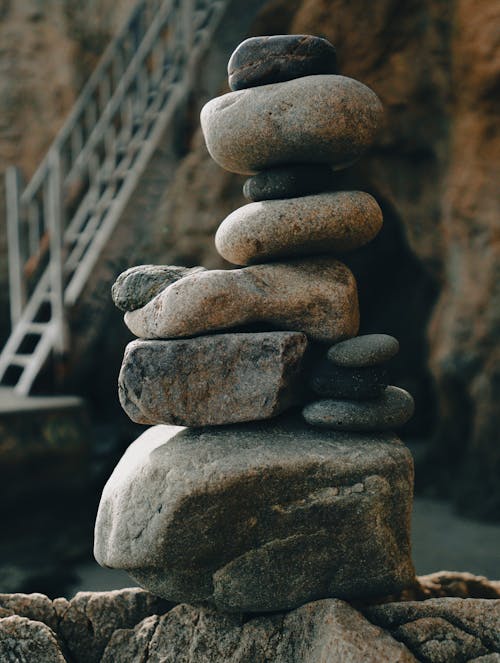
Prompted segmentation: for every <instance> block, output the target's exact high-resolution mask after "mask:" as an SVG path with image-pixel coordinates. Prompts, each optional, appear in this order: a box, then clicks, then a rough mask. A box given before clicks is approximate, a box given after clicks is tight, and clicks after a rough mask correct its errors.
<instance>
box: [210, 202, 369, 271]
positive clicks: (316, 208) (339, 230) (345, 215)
mask: <svg viewBox="0 0 500 663" xmlns="http://www.w3.org/2000/svg"><path fill="white" fill-rule="evenodd" d="M381 227H382V212H381V210H380V207H379V206H378V204H377V202H376V201H375V199H374V198H372V197H371V196H370V195H369V194H367V193H363V192H361V191H342V192H338V193H322V194H318V195H315V196H304V197H301V198H289V199H287V200H269V201H262V202H256V203H250V204H249V205H245V206H244V207H240V208H239V209H237V210H235V211H234V212H232V214H230V215H229V216H228V217H227V218H226V219H224V221H223V222H222V223H221V225H220V226H219V229H218V230H217V234H216V235H215V245H216V247H217V250H218V252H219V253H220V254H221V256H222V257H223V258H225V259H226V260H228V261H229V262H232V263H234V264H236V265H249V264H251V263H259V262H266V261H268V260H271V259H273V258H283V257H293V256H301V255H303V256H307V255H313V254H325V253H332V252H340V251H349V250H351V249H356V248H358V247H360V246H362V245H363V244H366V243H368V242H369V241H371V240H372V239H373V238H374V237H375V236H376V234H377V233H378V232H379V230H380V228H381Z"/></svg>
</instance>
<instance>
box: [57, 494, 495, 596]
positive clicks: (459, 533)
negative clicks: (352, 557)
mask: <svg viewBox="0 0 500 663" xmlns="http://www.w3.org/2000/svg"><path fill="white" fill-rule="evenodd" d="M412 540H413V560H414V562H415V567H416V569H417V574H418V575H425V574H427V573H433V572H434V571H443V570H446V571H469V572H470V573H474V574H477V575H484V576H486V577H488V578H490V579H491V580H496V579H499V578H500V525H488V524H485V523H477V522H475V521H472V520H466V519H465V518H461V517H460V516H457V515H456V514H454V513H453V512H452V508H451V506H450V505H448V504H446V503H444V502H437V501H435V500H431V499H426V498H416V499H415V502H414V510H413V533H412ZM77 572H78V574H79V577H80V580H79V582H78V584H77V585H75V586H74V587H72V588H71V590H70V591H69V592H68V597H71V596H73V595H74V594H75V593H76V592H77V591H84V590H86V591H103V590H109V589H121V588H123V587H133V586H134V585H135V584H136V583H135V582H134V581H133V580H132V579H131V578H129V576H128V575H127V574H126V573H124V572H123V571H113V570H111V569H103V568H101V567H100V566H98V565H97V563H94V564H92V563H87V564H85V565H82V566H81V567H79V568H78V569H77Z"/></svg>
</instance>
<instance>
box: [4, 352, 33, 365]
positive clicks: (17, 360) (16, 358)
mask: <svg viewBox="0 0 500 663" xmlns="http://www.w3.org/2000/svg"><path fill="white" fill-rule="evenodd" d="M32 357H33V355H19V354H16V355H12V357H11V360H10V362H9V363H10V364H11V365H13V366H28V364H29V363H30V361H31V359H32Z"/></svg>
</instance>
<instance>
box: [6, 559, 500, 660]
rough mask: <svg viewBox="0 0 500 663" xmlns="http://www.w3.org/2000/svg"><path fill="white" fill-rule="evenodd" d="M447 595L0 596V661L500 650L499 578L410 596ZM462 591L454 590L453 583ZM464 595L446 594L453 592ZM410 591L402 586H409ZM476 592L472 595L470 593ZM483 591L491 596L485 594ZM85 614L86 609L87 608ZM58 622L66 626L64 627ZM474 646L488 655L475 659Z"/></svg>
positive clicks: (450, 656)
mask: <svg viewBox="0 0 500 663" xmlns="http://www.w3.org/2000/svg"><path fill="white" fill-rule="evenodd" d="M429 587H432V588H433V590H432V591H433V593H432V594H431V595H432V596H435V595H441V596H443V598H439V599H432V600H419V601H415V600H410V601H408V602H405V601H407V599H406V598H405V597H404V596H397V597H396V596H395V597H393V598H392V599H391V600H390V601H389V602H387V601H386V602H384V603H382V604H378V605H372V606H370V605H367V604H365V605H363V606H358V607H357V608H355V607H353V606H351V605H350V604H349V603H346V602H344V601H341V600H332V599H326V600H320V601H315V602H312V603H307V604H306V605H304V606H302V607H300V608H298V609H296V610H293V611H292V612H288V613H275V614H272V615H268V616H266V615H260V616H255V617H251V618H249V617H248V616H247V617H242V616H241V615H231V614H224V613H220V612H218V611H216V610H214V609H212V608H207V607H200V606H191V605H186V604H184V605H178V606H176V607H172V606H169V604H167V603H166V602H162V601H161V600H160V599H156V598H155V597H153V596H151V595H150V594H148V593H147V592H144V591H142V590H138V589H125V590H120V591H115V592H84V593H81V594H78V595H77V596H76V597H75V598H73V599H71V601H67V600H66V599H55V600H53V601H51V600H50V599H48V598H47V597H46V596H43V595H41V594H29V595H26V594H10V595H8V594H1V595H0V653H1V660H2V662H3V661H5V662H6V663H20V662H22V663H101V662H102V663H116V662H117V661H119V662H120V663H160V661H162V662H163V663H165V662H166V663H226V662H227V663H238V662H241V663H249V662H250V661H251V663H323V661H339V662H340V661H341V662H342V663H344V662H347V663H366V662H368V663H380V662H381V661H384V662H385V661H391V662H392V661H396V662H401V663H410V662H411V663H415V662H416V661H418V662H421V663H443V662H445V663H455V661H474V662H476V661H477V663H493V662H496V661H498V658H499V657H500V646H499V644H498V633H499V632H500V615H499V605H500V600H499V599H500V589H499V587H498V583H492V582H489V581H488V580H486V579H485V578H477V577H475V576H471V575H470V574H466V573H465V574H451V573H446V572H442V573H439V574H434V575H433V576H427V577H424V578H419V579H418V582H416V583H415V586H414V590H412V591H413V592H414V593H415V594H420V595H421V597H422V598H425V597H426V596H429ZM458 588H460V589H458ZM457 589H458V592H459V593H460V594H461V595H462V598H444V597H453V596H456V591H457ZM406 593H408V592H406ZM473 596H475V597H476V598H472V597H473ZM486 598H488V600H486ZM87 611H88V613H87ZM63 624H64V628H62V626H63ZM477 652H485V653H481V654H479V656H477Z"/></svg>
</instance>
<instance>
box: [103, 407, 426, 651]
mask: <svg viewBox="0 0 500 663" xmlns="http://www.w3.org/2000/svg"><path fill="white" fill-rule="evenodd" d="M412 484H413V464H412V458H411V454H410V452H409V451H408V449H406V448H405V447H404V445H403V444H401V442H400V441H399V440H398V438H397V437H396V436H395V435H393V434H385V435H381V434H375V435H356V434H353V433H350V434H345V433H335V432H332V431H322V430H319V429H314V428H310V427H308V426H307V425H306V424H304V423H303V422H302V423H300V422H296V421H294V420H290V418H289V417H287V418H285V417H280V419H278V420H272V421H269V422H259V423H256V422H254V423H250V424H238V425H234V424H233V425H229V426H220V427H215V428H180V427H173V426H155V427H153V428H150V429H149V430H148V431H146V432H145V433H144V434H143V435H142V436H141V437H140V438H139V439H138V440H136V441H135V442H134V443H133V444H132V445H131V446H130V447H129V448H128V449H127V451H126V452H125V455H124V457H123V458H122V460H121V461H120V462H119V464H118V465H117V467H116V469H115V470H114V472H113V474H112V476H111V478H110V479H109V481H108V483H107V484H106V486H105V488H104V491H103V494H102V498H101V503H100V506H99V512H98V514H97V521H96V528H95V544H94V554H95V557H96V559H97V561H98V562H99V564H101V565H103V566H107V567H111V568H119V569H124V570H126V571H128V573H130V575H131V576H132V577H133V578H134V579H135V580H136V581H137V582H138V583H139V585H141V586H142V587H144V588H146V589H148V590H149V591H151V593H153V594H154V595H156V596H161V597H163V598H167V599H169V600H172V601H176V602H184V601H185V602H187V603H200V602H201V603H210V604H213V605H215V606H216V607H217V608H219V609H220V610H222V611H226V612H265V611H276V610H289V609H292V608H295V607H297V606H301V605H303V604H304V603H306V602H307V601H311V600H314V599H318V598H323V597H339V598H344V599H347V600H349V599H356V598H363V597H370V596H371V597H374V596H384V595H386V594H391V593H394V592H396V591H398V590H400V589H402V588H403V587H405V586H408V585H410V584H412V583H413V582H414V570H413V565H412V562H411V556H410V537H409V525H410V514H411V504H412ZM200 660H201V659H200ZM205 660H208V659H205ZM211 660H212V659H211ZM214 660H215V659H214ZM245 660H248V661H250V660H252V661H253V660H254V659H253V657H252V656H251V655H249V657H247V658H246V659H245ZM262 660H264V659H262ZM293 660H295V659H293ZM311 660H313V659H311ZM314 660H316V659H314Z"/></svg>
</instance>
